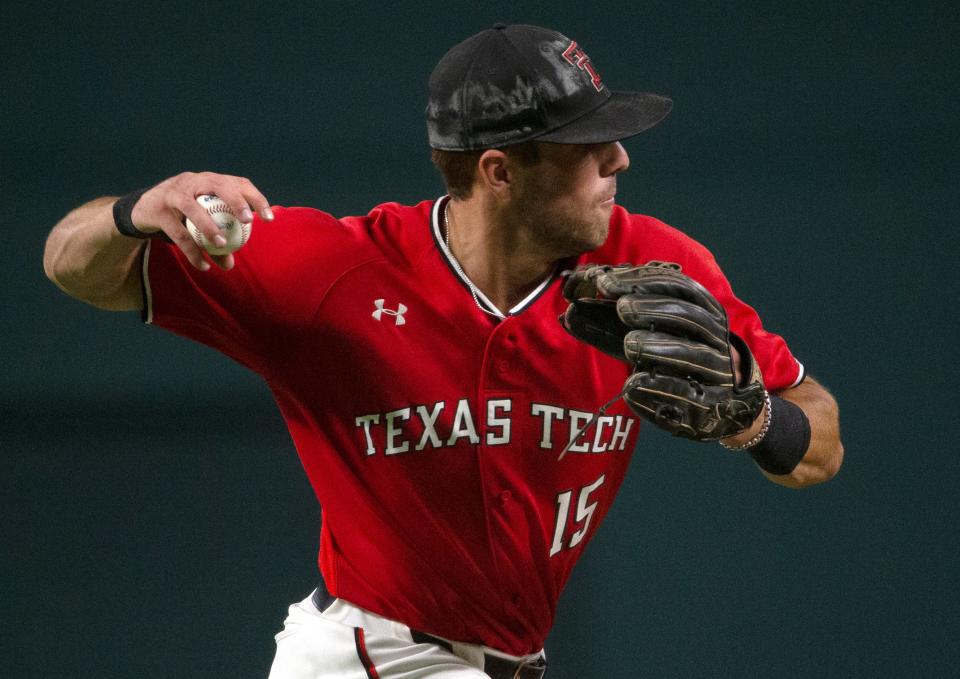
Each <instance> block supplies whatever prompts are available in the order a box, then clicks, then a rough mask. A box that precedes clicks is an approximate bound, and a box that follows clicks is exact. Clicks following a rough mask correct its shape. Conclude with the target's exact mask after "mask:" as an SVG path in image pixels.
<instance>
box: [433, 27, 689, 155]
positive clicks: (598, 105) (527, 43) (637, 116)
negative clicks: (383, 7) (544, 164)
mask: <svg viewBox="0 0 960 679" xmlns="http://www.w3.org/2000/svg"><path fill="white" fill-rule="evenodd" d="M429 88H430V93H429V97H430V98H429V103H428V104H427V134H428V136H429V139H430V146H431V147H433V148H435V149H441V150H445V151H472V150H475V149H485V148H494V147H499V146H508V145H510V144H519V143H521V142H525V141H530V140H533V139H536V140H537V141H549V142H556V143H560V144H598V143H602V142H610V141H619V140H621V139H626V138H627V137H632V136H633V135H635V134H639V133H640V132H643V131H644V130H646V129H649V128H651V127H653V126H654V125H656V124H657V123H659V122H660V121H661V120H663V119H664V118H665V117H666V116H667V114H668V113H670V109H671V108H672V107H673V102H672V101H671V100H670V99H669V98H667V97H664V96H661V95H659V94H652V93H649V92H611V91H610V90H609V89H608V88H607V86H606V85H605V84H604V83H603V79H602V78H601V77H600V73H599V72H598V70H597V68H596V67H595V66H594V64H593V62H592V61H591V60H590V57H588V56H587V54H586V53H585V52H584V51H583V49H582V48H581V47H580V46H579V45H578V44H577V43H576V42H575V41H573V40H571V39H570V38H568V37H566V36H564V35H562V34H560V33H557V32H556V31H552V30H550V29H547V28H541V27H539V26H526V25H521V24H516V25H510V26H508V25H506V24H495V25H494V26H493V28H489V29H487V30H485V31H481V32H480V33H477V34H476V35H474V36H471V37H469V38H467V39H466V40H464V41H463V42H461V43H460V44H458V45H455V46H454V47H453V48H452V49H451V50H450V51H449V52H447V53H446V54H445V55H444V56H443V58H442V59H440V62H439V63H438V64H437V66H436V68H434V69H433V73H432V74H431V75H430V86H429Z"/></svg>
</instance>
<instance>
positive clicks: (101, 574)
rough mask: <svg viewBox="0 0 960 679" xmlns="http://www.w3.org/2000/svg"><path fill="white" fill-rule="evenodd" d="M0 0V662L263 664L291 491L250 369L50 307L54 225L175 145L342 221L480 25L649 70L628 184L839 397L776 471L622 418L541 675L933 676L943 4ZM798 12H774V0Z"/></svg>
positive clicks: (939, 596) (950, 50)
mask: <svg viewBox="0 0 960 679" xmlns="http://www.w3.org/2000/svg"><path fill="white" fill-rule="evenodd" d="M19 5H20V3H3V5H2V8H0V25H2V26H4V35H5V37H4V39H3V41H0V75H2V92H3V101H2V104H0V141H2V147H0V199H2V201H0V215H2V216H0V220H2V229H3V238H4V241H3V247H2V249H0V290H2V310H0V314H2V316H0V321H2V322H0V348H2V356H3V361H2V366H3V389H2V390H0V448H2V453H0V511H2V514H0V516H2V521H0V526H2V528H0V531H2V532H0V545H2V550H3V551H2V560H0V651H2V652H0V675H3V676H10V677H19V678H22V679H27V678H33V677H37V678H39V677H52V676H61V677H140V678H148V677H169V676H197V677H263V676H265V674H266V671H267V668H268V666H269V663H270V660H271V658H272V651H273V640H272V638H271V635H272V634H273V633H274V632H276V631H277V630H278V629H279V626H280V624H281V621H282V619H283V616H284V613H285V606H286V605H287V604H288V603H289V602H292V601H294V600H296V599H298V598H301V597H302V596H304V595H305V594H306V593H307V592H308V591H309V590H310V588H311V587H312V585H313V582H314V578H315V566H314V559H315V549H316V542H317V520H318V515H319V512H318V508H317V506H316V504H315V502H314V500H313V497H312V494H311V491H310V489H309V486H308V484H307V482H306V479H305V477H304V476H303V475H302V472H301V470H300V467H299V463H298V461H297V459H296V456H295V453H294V451H293V448H292V445H291V443H290V441H289V437H288V436H287V434H286V432H285V430H284V428H283V423H282V421H281V419H280V417H279V416H278V414H277V413H276V410H275V407H274V405H273V403H272V401H271V398H270V396H269V394H268V393H267V391H266V389H265V387H263V386H262V385H261V384H260V383H259V382H258V380H257V379H256V378H254V377H253V376H251V375H249V374H247V373H245V372H243V371H242V370H241V369H240V368H239V367H237V366H236V365H234V364H232V363H231V362H229V361H228V360H227V359H225V358H223V357H221V356H219V355H217V354H215V353H213V352H211V351H209V350H207V349H205V348H202V347H199V346H194V345H191V344H188V343H187V342H184V341H182V340H180V339H177V338H174V337H173V336H169V335H167V334H165V333H163V332H162V331H159V330H157V329H155V328H150V327H144V326H141V325H140V324H139V322H138V319H137V318H136V316H135V315H131V314H110V313H105V312H100V311H97V310H95V309H93V308H90V307H86V306H84V305H82V304H80V303H78V302H75V301H73V300H70V299H68V298H67V297H66V296H64V295H62V294H61V293H60V292H59V291H57V290H56V288H55V287H54V286H53V285H51V284H50V283H48V282H47V281H46V279H45V278H44V277H43V274H42V268H41V252H42V247H43V241H44V238H45V236H46V234H47V232H48V231H49V229H50V228H51V227H52V226H53V224H54V223H55V222H56V221H57V220H58V219H59V218H60V217H61V216H62V215H63V214H65V213H66V212H67V211H68V210H69V209H71V208H72V207H74V206H76V205H78V204H80V203H81V202H84V201H86V200H88V199H90V198H93V197H96V196H98V195H104V194H118V193H123V192H126V191H128V190H131V189H134V188H138V187H140V186H145V185H149V184H151V183H154V182H156V181H159V180H160V179H162V178H164V177H166V176H169V175H171V174H174V173H176V172H179V171H182V170H201V169H207V170H214V171H222V172H229V173H233V174H240V175H246V176H249V177H250V178H252V179H253V180H254V182H255V183H256V184H257V185H258V186H259V187H260V188H261V189H262V190H263V191H264V192H265V193H266V194H267V196H268V197H269V198H270V199H271V200H272V201H273V202H274V203H278V204H287V205H303V204H306V205H314V206H318V207H323V208H324V209H326V210H328V211H330V212H332V213H334V214H356V213H362V212H365V211H366V210H367V209H368V208H369V207H371V206H372V205H374V204H376V203H378V202H381V201H384V200H399V201H404V202H409V201H415V200H419V199H422V198H430V197H434V196H436V195H438V194H439V193H440V192H441V190H442V189H441V185H440V182H439V180H438V177H437V176H436V175H435V173H434V171H433V169H432V167H431V166H430V164H429V161H428V154H427V150H426V139H425V131H424V128H423V123H422V111H423V107H424V101H425V84H426V78H427V75H428V73H429V71H430V69H431V68H432V66H433V64H434V63H435V62H436V60H437V59H438V58H439V57H440V56H441V55H442V54H443V52H444V51H445V50H446V48H448V47H449V46H451V45H452V44H453V43H455V42H457V41H459V40H460V39H462V38H463V37H465V36H467V35H469V34H472V33H474V32H475V31H477V30H480V29H482V28H484V27H486V26H488V25H489V24H491V23H493V22H494V21H497V20H503V21H516V22H530V23H539V24H543V25H548V26H551V27H554V28H557V29H559V30H561V31H563V32H565V33H566V34H568V35H570V36H571V37H573V38H574V39H576V40H577V41H579V42H580V43H581V44H582V45H583V46H584V48H585V49H586V51H587V52H588V53H589V54H590V56H591V57H592V58H593V61H594V63H595V64H596V66H597V67H598V69H599V70H600V72H601V73H602V75H603V77H604V79H605V81H606V82H607V83H608V84H611V85H612V86H613V87H614V88H615V89H616V88H621V89H627V88H635V89H650V90H653V91H657V92H663V93H666V94H670V95H671V96H673V97H674V98H675V101H676V107H675V109H674V113H673V114H672V115H671V117H670V118H669V119H668V120H667V121H666V122H665V123H664V124H663V125H661V126H660V127H658V128H656V129H654V130H653V131H651V132H649V133H647V134H644V135H641V136H640V137H638V138H636V139H634V140H631V141H629V142H628V143H627V149H628V151H629V152H630V154H631V158H632V168H631V169H630V171H629V172H628V173H627V174H626V175H624V176H623V177H622V181H621V184H620V186H621V189H620V195H619V200H621V202H622V203H623V204H624V205H626V206H627V207H628V208H630V209H632V210H634V211H638V212H645V213H648V214H653V215H656V216H658V217H660V218H662V219H664V220H666V221H668V222H670V223H672V224H674V225H676V226H678V227H680V228H683V229H684V230H686V231H688V232H689V233H691V234H692V235H693V236H694V237H696V238H697V239H699V240H701V241H703V242H705V243H707V244H708V245H709V246H710V247H711V248H712V249H713V251H714V252H715V253H716V255H717V257H718V259H719V261H720V262H721V264H722V265H723V266H724V268H725V270H726V271H727V274H728V276H729V278H730V279H731V281H732V282H733V284H734V287H735V289H736V290H737V291H738V292H739V293H740V295H741V296H742V297H743V298H745V299H746V300H748V301H749V302H750V303H752V304H753V305H754V306H755V307H757V308H758V309H759V311H760V313H761V314H762V316H763V318H764V319H765V322H766V324H767V325H768V327H770V328H771V329H773V330H775V331H778V332H780V333H781V334H783V335H784V336H786V337H787V338H788V340H789V342H790V344H791V346H792V348H793V350H794V352H795V353H796V354H797V355H798V356H799V357H800V359H801V360H802V361H803V362H804V363H805V364H806V365H807V367H808V369H809V370H810V372H811V373H812V374H813V375H816V376H818V377H819V378H820V379H821V380H822V381H823V382H824V383H825V384H826V385H828V386H829V387H830V388H831V389H832V391H833V392H834V393H835V394H836V396H837V399H838V401H839V402H840V405H841V413H842V425H843V438H844V442H845V444H846V451H847V452H846V463H845V466H844V469H843V471H842V472H841V474H840V476H839V477H838V478H837V479H835V480H834V481H832V482H831V483H829V484H827V485H825V486H821V487H818V488H814V489H810V490H807V491H803V492H793V491H789V490H786V489H783V488H780V487H778V486H774V485H772V484H769V483H767V482H766V481H764V480H763V479H762V477H761V476H760V475H759V474H758V473H757V472H756V471H755V470H754V468H753V466H752V464H750V463H749V462H748V461H747V460H745V459H742V458H738V457H735V456H733V455H731V454H729V453H726V452H724V451H722V450H720V449H719V448H718V447H716V446H706V445H705V446H696V445H692V444H684V443H682V442H678V441H675V440H672V439H670V438H669V437H667V436H665V435H662V434H660V433H659V432H655V431H653V430H652V429H648V431H647V432H646V434H645V435H644V436H643V437H642V439H641V444H640V448H639V450H638V453H637V455H636V457H635V460H634V464H633V467H632V470H631V473H630V475H629V477H628V479H627V482H626V484H625V487H624V489H623V491H622V493H621V496H620V500H619V503H618V505H617V506H616V508H615V509H614V511H613V512H612V514H611V516H610V518H609V519H608V521H607V523H606V524H605V526H604V528H603V529H602V530H601V531H600V532H599V534H598V536H597V539H596V540H595V542H594V543H593V545H592V546H591V548H590V549H589V550H588V554H587V556H586V558H585V559H584V561H583V562H582V563H581V565H580V566H579V569H578V571H577V572H576V573H575V574H574V578H573V581H572V583H571V585H570V588H569V590H568V592H567V594H566V596H565V598H564V599H563V601H562V604H561V608H560V614H559V619H558V621H557V626H556V629H555V632H554V634H553V636H552V637H551V639H550V641H549V643H548V647H547V648H548V653H549V655H550V659H551V664H552V669H551V673H550V677H551V678H552V679H563V678H573V677H578V678H582V677H608V678H618V677H623V678H627V677H630V678H632V677H773V676H776V677H921V676H922V677H945V676H955V674H956V671H957V670H956V667H957V666H958V664H960V648H958V641H957V639H958V636H960V625H958V624H957V609H958V605H960V595H958V591H957V585H956V581H957V572H958V566H960V563H958V561H960V559H958V556H960V549H958V547H960V545H958V543H960V539H958V535H957V533H958V531H957V528H956V513H957V512H956V508H957V499H958V493H957V490H956V483H957V477H958V472H960V463H958V455H957V450H956V448H957V440H958V439H957V433H958V431H957V429H958V428H957V423H956V420H957V414H956V388H955V385H956V383H957V379H956V378H957V370H956V368H955V365H956V360H955V353H956V349H955V338H956V336H957V333H956V330H957V321H956V311H955V308H956V303H955V300H956V298H957V293H958V288H957V277H956V274H955V268H954V262H955V260H956V256H957V254H958V248H957V235H956V233H957V210H956V199H955V196H956V188H957V159H958V150H960V149H958V144H957V134H958V116H957V114H958V111H957V104H956V101H957V92H958V85H960V82H958V80H960V78H958V73H960V60H958V57H957V53H956V51H955V48H956V44H957V41H958V38H960V34H958V31H957V30H956V29H957V26H958V21H957V18H958V17H957V11H958V10H957V4H956V3H954V2H950V3H947V2H942V3H937V2H925V3H924V2H911V3H908V2H893V3H881V2H869V3H867V2H852V3H838V2H826V1H824V0H817V1H816V2H805V3H761V2H727V3H692V2H687V3H684V2H667V1H659V0H658V1H655V2H643V3H637V2H629V3H628V2H618V3H606V4H604V5H603V7H598V6H596V5H594V4H593V3H582V2H577V3H575V2H554V3H551V4H549V5H544V6H539V5H529V6H528V7H521V6H520V5H518V4H514V3H511V4H496V3H483V4H482V5H481V4H480V3H477V4H470V5H464V6H460V5H457V4H455V3H440V2H428V3H419V4H417V5H413V4H411V5H409V6H403V7H401V6H393V5H391V6H390V7H386V5H385V4H384V6H381V5H380V4H379V3H368V4H353V3H303V2H300V3H287V2H271V3H264V4H263V5H257V4H255V3H243V2H234V3H230V4H226V3H225V4H213V3H196V2H182V1H178V2H166V3H156V4H155V5H154V6H152V7H145V6H143V4H142V3H113V4H104V3H76V4H70V3H49V2H39V3H33V4H32V5H31V8H30V9H27V8H26V7H25V6H19ZM801 5H802V6H801Z"/></svg>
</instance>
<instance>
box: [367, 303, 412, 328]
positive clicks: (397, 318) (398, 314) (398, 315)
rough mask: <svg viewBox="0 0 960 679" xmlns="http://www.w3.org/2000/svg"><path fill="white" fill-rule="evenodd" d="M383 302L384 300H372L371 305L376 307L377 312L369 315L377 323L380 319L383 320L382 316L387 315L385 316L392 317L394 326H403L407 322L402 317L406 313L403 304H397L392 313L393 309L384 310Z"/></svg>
mask: <svg viewBox="0 0 960 679" xmlns="http://www.w3.org/2000/svg"><path fill="white" fill-rule="evenodd" d="M383 302H384V300H382V299H375V300H373V305H374V306H375V307H377V310H376V311H374V312H373V313H372V314H371V315H372V316H373V317H374V318H376V319H377V320H378V321H379V320H380V319H382V318H383V315H384V314H387V316H393V317H394V323H395V324H396V325H403V324H404V323H406V322H407V321H406V319H405V318H404V317H403V315H404V314H405V313H406V312H407V307H406V306H405V305H404V304H403V302H400V303H399V304H397V310H396V311H394V310H393V309H384V308H383Z"/></svg>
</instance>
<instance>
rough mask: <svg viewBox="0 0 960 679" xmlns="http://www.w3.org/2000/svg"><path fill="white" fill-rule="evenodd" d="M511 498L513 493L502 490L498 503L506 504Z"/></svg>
mask: <svg viewBox="0 0 960 679" xmlns="http://www.w3.org/2000/svg"><path fill="white" fill-rule="evenodd" d="M512 499H513V493H511V492H510V491H509V490H505V491H503V492H502V493H500V504H501V505H506V504H507V503H508V502H510V500H512Z"/></svg>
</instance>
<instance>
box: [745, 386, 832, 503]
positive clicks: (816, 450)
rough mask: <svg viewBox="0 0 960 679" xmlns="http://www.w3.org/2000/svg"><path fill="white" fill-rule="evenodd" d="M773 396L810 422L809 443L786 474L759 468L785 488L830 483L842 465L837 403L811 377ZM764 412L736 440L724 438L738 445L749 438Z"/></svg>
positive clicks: (758, 427) (760, 422)
mask: <svg viewBox="0 0 960 679" xmlns="http://www.w3.org/2000/svg"><path fill="white" fill-rule="evenodd" d="M775 395H776V396H779V397H780V398H782V399H784V400H785V401H790V402H791V403H793V404H794V405H796V406H798V407H799V408H800V410H802V411H803V414H804V415H806V417H807V420H808V421H809V423H810V443H809V444H808V445H807V450H806V452H805V453H804V455H803V458H802V459H801V460H800V462H799V463H798V464H797V466H796V467H795V468H794V469H793V471H791V472H790V473H789V474H783V475H779V474H771V473H770V472H768V471H766V470H764V469H762V468H760V467H758V469H760V471H761V472H762V473H763V475H764V476H766V477H767V478H768V479H770V480H771V481H773V482H774V483H778V484H780V485H781V486H787V487H788V488H805V487H807V486H813V485H816V484H818V483H823V482H824V481H829V480H830V479H832V478H833V477H834V476H836V474H837V472H838V471H840V466H841V464H843V443H841V441H840V410H839V408H838V407H837V402H836V400H835V399H834V398H833V396H832V395H831V394H830V392H829V391H827V390H826V388H824V386H823V385H822V384H820V383H819V382H817V381H816V380H815V379H813V377H811V376H809V375H808V376H807V377H806V378H804V380H803V382H801V383H800V384H798V385H797V386H795V387H791V388H789V389H784V390H782V391H778V392H775ZM763 417H764V413H761V415H760V416H759V417H758V418H757V420H756V422H754V424H753V425H752V426H751V427H750V428H749V429H747V430H746V431H744V432H743V433H741V434H739V435H737V436H736V437H731V438H729V439H727V442H729V443H731V444H739V443H742V442H745V441H749V440H750V439H752V438H753V437H754V436H755V435H756V434H757V433H758V432H759V431H760V428H761V426H762V424H763Z"/></svg>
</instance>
